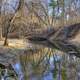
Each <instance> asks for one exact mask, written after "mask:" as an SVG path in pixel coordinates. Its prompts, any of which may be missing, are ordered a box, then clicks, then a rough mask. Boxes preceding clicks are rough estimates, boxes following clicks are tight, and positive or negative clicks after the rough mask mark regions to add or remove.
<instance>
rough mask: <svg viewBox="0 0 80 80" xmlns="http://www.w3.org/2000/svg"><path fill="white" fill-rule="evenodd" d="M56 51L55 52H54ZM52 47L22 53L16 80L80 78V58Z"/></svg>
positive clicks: (14, 66) (16, 69) (15, 67)
mask: <svg viewBox="0 0 80 80" xmlns="http://www.w3.org/2000/svg"><path fill="white" fill-rule="evenodd" d="M54 52H55V54H54ZM61 53H62V52H58V51H55V50H51V49H44V50H40V52H38V53H37V52H35V54H31V53H28V54H24V55H20V57H19V58H20V61H18V62H16V63H15V64H12V66H13V68H14V70H15V72H16V73H17V74H18V76H17V78H18V79H14V80H80V59H79V58H76V57H74V56H72V55H67V54H62V55H61Z"/></svg>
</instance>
